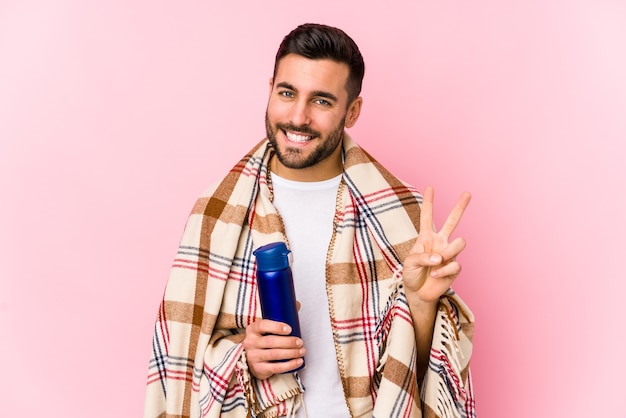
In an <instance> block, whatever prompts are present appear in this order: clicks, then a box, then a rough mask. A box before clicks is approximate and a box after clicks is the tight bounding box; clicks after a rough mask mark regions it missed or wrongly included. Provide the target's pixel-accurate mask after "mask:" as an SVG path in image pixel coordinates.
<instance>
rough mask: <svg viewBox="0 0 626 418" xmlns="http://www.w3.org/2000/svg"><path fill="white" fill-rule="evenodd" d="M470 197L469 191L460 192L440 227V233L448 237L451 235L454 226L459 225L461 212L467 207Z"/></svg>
mask: <svg viewBox="0 0 626 418" xmlns="http://www.w3.org/2000/svg"><path fill="white" fill-rule="evenodd" d="M471 199H472V195H471V194H470V193H469V192H463V193H461V196H460V197H459V199H458V200H457V201H456V205H455V206H454V208H452V211H451V212H450V214H449V215H448V218H447V219H446V222H445V223H444V224H443V226H442V227H441V233H442V234H444V236H446V237H449V236H450V235H452V232H454V230H455V229H456V227H457V226H458V225H459V222H461V218H462V217H463V213H464V212H465V209H466V208H467V205H469V202H470V200H471Z"/></svg>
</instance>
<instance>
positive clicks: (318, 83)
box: [274, 54, 350, 99]
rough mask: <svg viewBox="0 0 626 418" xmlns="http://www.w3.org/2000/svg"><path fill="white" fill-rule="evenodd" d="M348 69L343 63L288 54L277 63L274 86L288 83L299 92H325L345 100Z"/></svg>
mask: <svg viewBox="0 0 626 418" xmlns="http://www.w3.org/2000/svg"><path fill="white" fill-rule="evenodd" d="M349 75H350V68H349V67H348V65H347V64H345V63H343V62H337V61H333V60H330V59H315V60H313V59H309V58H306V57H303V56H301V55H296V54H288V55H285V56H284V57H283V58H282V59H281V60H280V61H279V62H278V67H277V68H276V75H275V76H274V85H275V86H276V85H277V84H279V83H288V84H289V85H292V86H294V88H296V89H297V90H299V91H302V92H306V91H326V92H329V93H332V94H334V95H336V96H337V97H343V96H344V95H345V97H346V99H347V95H348V92H347V91H346V84H347V81H348V76H349Z"/></svg>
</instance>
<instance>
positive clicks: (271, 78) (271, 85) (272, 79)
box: [270, 77, 274, 96]
mask: <svg viewBox="0 0 626 418" xmlns="http://www.w3.org/2000/svg"><path fill="white" fill-rule="evenodd" d="M273 87H274V77H270V96H271V95H272V88H273Z"/></svg>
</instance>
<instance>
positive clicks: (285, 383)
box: [145, 135, 475, 418]
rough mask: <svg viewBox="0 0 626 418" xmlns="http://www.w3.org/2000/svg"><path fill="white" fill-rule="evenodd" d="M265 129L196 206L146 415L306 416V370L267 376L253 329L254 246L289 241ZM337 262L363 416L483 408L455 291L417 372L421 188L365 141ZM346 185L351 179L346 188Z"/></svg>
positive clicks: (170, 287) (157, 343)
mask: <svg viewBox="0 0 626 418" xmlns="http://www.w3.org/2000/svg"><path fill="white" fill-rule="evenodd" d="M271 154H272V149H271V147H270V146H269V145H268V142H267V141H266V140H264V141H262V142H261V143H259V144H258V145H257V146H256V147H255V148H254V149H252V150H251V151H250V153H249V154H248V155H246V156H245V157H244V158H243V159H242V160H241V161H240V162H239V163H238V164H237V165H235V167H234V168H233V169H232V170H231V171H230V172H229V173H228V174H227V175H226V177H225V178H224V179H223V180H222V181H221V182H220V183H219V184H217V185H216V186H214V187H212V188H211V189H209V190H208V191H206V192H205V193H204V194H203V195H202V196H201V197H200V198H199V199H198V201H197V203H196V204H195V206H194V208H193V210H192V213H191V214H190V216H189V218H188V221H187V224H186V227H185V231H184V233H183V237H182V240H181V243H180V248H179V250H178V254H177V256H176V259H175V261H174V264H173V267H172V271H171V274H170V277H169V280H168V284H167V286H166V289H165V294H164V297H163V301H162V303H161V305H160V308H159V312H158V318H157V321H156V326H155V332H154V340H153V346H152V358H151V360H150V366H149V376H148V387H147V392H146V403H145V416H146V417H277V416H295V413H296V411H297V410H298V408H300V407H301V405H302V398H303V395H302V394H303V391H304V389H303V387H302V384H301V382H300V380H299V378H298V375H297V373H292V374H284V375H274V376H272V377H271V378H269V379H266V380H258V379H256V378H255V377H254V376H252V375H251V373H250V372H249V370H248V368H247V364H246V358H245V353H244V350H243V347H242V344H241V342H242V341H243V338H244V336H245V328H246V326H247V325H248V324H250V323H251V322H253V321H255V320H257V319H258V318H260V316H261V312H260V306H259V300H258V295H257V287H256V279H255V261H254V256H253V254H252V252H253V250H254V249H256V248H258V247H259V246H261V245H265V244H268V243H270V242H275V241H280V240H284V231H283V230H282V222H281V221H280V217H279V215H278V213H277V211H276V209H275V208H274V206H273V205H272V201H271V200H272V196H271V191H270V189H269V187H268V184H267V167H268V162H269V159H270V157H271ZM343 158H344V173H343V182H342V186H340V187H345V189H344V193H342V194H341V196H342V200H341V201H340V202H338V208H337V213H336V217H335V229H334V233H333V238H332V242H331V245H330V249H329V255H328V262H327V266H326V267H327V268H326V271H327V274H326V281H327V289H328V298H329V306H330V316H331V317H330V321H331V324H332V328H333V333H334V339H335V343H336V348H337V362H338V366H339V369H340V374H341V379H342V384H343V392H344V395H345V398H346V402H347V405H348V408H349V410H350V412H351V415H352V416H353V417H369V416H376V417H385V418H386V417H421V416H424V417H435V416H436V417H474V416H475V411H474V397H473V393H472V386H471V377H470V372H469V359H470V355H471V351H472V344H471V339H472V334H473V317H472V314H471V312H470V310H469V309H468V307H467V306H466V305H465V304H464V303H463V302H462V301H461V300H460V299H459V298H458V297H457V296H456V295H455V294H454V292H453V291H452V290H450V291H448V293H447V294H446V295H444V296H443V297H442V298H441V300H440V304H439V310H438V314H437V319H436V323H435V331H434V338H433V343H432V348H431V353H430V362H429V369H428V371H427V373H426V376H425V378H424V380H423V382H421V384H418V381H417V378H416V359H417V356H416V345H415V337H414V330H413V325H412V320H411V316H410V311H409V307H408V303H407V300H406V297H405V295H404V290H403V286H402V282H401V280H400V272H401V269H402V261H403V260H404V257H405V256H406V254H407V253H408V251H409V250H410V249H411V247H412V245H413V243H414V241H415V238H416V236H417V232H418V230H419V225H418V223H419V205H420V203H421V196H420V195H419V194H418V193H417V192H416V191H415V190H414V189H412V188H411V187H410V186H407V185H406V184H405V183H403V182H401V181H400V180H398V179H396V178H395V177H394V176H393V175H392V174H391V173H389V172H388V171H387V170H386V169H385V168H384V167H382V166H381V165H380V164H379V163H378V162H376V161H375V160H374V159H373V158H372V157H371V156H370V155H369V154H367V153H366V152H365V151H364V150H363V149H361V148H360V147H358V146H357V145H356V143H355V142H353V140H352V139H351V138H350V137H349V136H347V135H345V136H344V141H343ZM346 191H347V192H346Z"/></svg>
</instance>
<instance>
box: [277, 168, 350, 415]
mask: <svg viewBox="0 0 626 418" xmlns="http://www.w3.org/2000/svg"><path fill="white" fill-rule="evenodd" d="M340 181H341V175H339V176H337V177H335V178H332V179H330V180H325V181H320V182H297V181H292V180H287V179H283V178H281V177H278V176H277V175H276V174H274V173H272V185H273V187H274V205H275V206H276V208H277V209H278V212H279V213H280V216H281V217H282V219H283V223H284V225H285V230H286V233H287V239H288V240H289V247H290V248H291V251H292V256H293V264H292V266H291V267H292V272H293V277H294V286H295V289H296V299H297V300H298V301H300V303H301V307H300V311H299V318H300V329H301V331H302V340H303V341H304V346H305V347H306V350H307V352H306V355H305V356H304V360H305V363H306V367H305V368H304V369H302V370H300V371H299V374H300V377H301V379H302V382H303V384H304V387H305V392H304V403H305V405H306V411H307V414H308V416H309V417H324V418H335V417H336V418H345V417H347V416H350V413H349V411H348V407H347V406H346V402H345V398H344V395H343V389H342V385H341V378H340V376H339V367H338V365H337V354H336V352H335V344H334V342H333V335H332V330H331V326H330V314H329V311H328V296H327V294H326V255H327V252H328V247H329V244H330V239H331V236H332V233H333V217H334V216H335V206H336V199H337V189H338V187H339V183H340ZM303 416H304V414H303V412H302V411H300V413H299V414H298V417H303Z"/></svg>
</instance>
